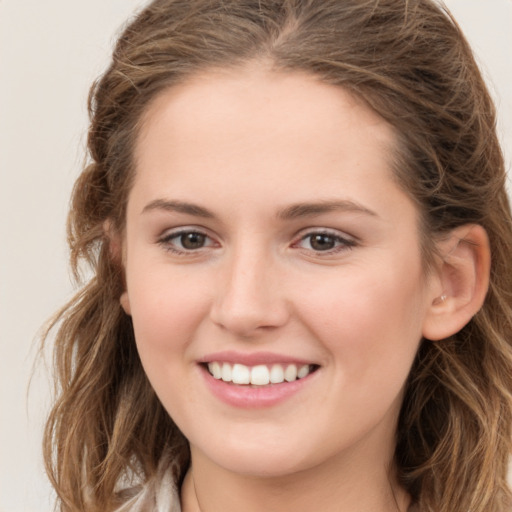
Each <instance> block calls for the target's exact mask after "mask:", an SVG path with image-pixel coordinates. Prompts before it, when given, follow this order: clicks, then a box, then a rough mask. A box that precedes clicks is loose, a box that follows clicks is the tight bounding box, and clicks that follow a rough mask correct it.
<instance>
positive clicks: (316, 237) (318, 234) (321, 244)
mask: <svg viewBox="0 0 512 512" xmlns="http://www.w3.org/2000/svg"><path fill="white" fill-rule="evenodd" d="M355 245H356V241H355V240H353V239H352V238H349V237H345V236H342V235H341V233H340V234H338V232H334V233H331V232H330V231H323V230H320V231H314V232H309V233H307V234H306V235H304V236H303V237H302V238H301V239H300V240H299V241H297V242H295V243H294V246H295V247H300V248H301V249H305V250H307V251H308V252H310V253H316V254H321V253H325V254H326V255H333V254H337V253H339V252H342V251H345V250H347V249H351V248H352V247H354V246H355Z"/></svg>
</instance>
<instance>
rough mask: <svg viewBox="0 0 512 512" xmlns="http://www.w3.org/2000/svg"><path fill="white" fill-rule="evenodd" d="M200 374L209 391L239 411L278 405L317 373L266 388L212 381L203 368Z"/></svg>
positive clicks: (211, 377) (298, 390)
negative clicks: (239, 409)
mask: <svg viewBox="0 0 512 512" xmlns="http://www.w3.org/2000/svg"><path fill="white" fill-rule="evenodd" d="M200 368H201V373H202V374H203V377H204V379H205V382H206V384H207V386H208V388H209V389H210V391H211V392H212V393H213V394H214V395H215V396H216V397H217V398H219V399H220V400H221V401H223V402H224V403H226V404H228V405H231V406H233V407H238V408H241V409H259V408H265V407H272V406H274V405H278V404H280V403H282V402H284V401H286V400H288V399H289V398H291V397H293V396H294V395H296V394H298V393H300V391H301V390H302V389H304V387H306V386H307V385H308V384H309V383H310V382H311V380H312V377H313V376H314V375H315V374H316V373H317V372H318V370H317V371H315V372H313V373H310V374H309V375H307V376H306V377H304V378H302V379H298V380H295V381H293V382H283V383H281V384H270V385H268V386H248V385H238V384H233V383H232V382H224V381H223V380H220V379H214V378H213V376H212V375H211V374H210V372H208V370H207V369H206V368H204V367H203V366H201V367H200Z"/></svg>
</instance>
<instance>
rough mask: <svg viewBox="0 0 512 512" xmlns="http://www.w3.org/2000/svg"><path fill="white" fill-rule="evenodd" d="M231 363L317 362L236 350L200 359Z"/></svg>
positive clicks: (303, 363) (297, 363) (272, 353)
mask: <svg viewBox="0 0 512 512" xmlns="http://www.w3.org/2000/svg"><path fill="white" fill-rule="evenodd" d="M214 361H216V362H219V363H230V364H237V363H238V364H243V365H245V366H256V365H260V364H268V365H270V364H296V365H305V364H315V363H314V362H312V361H310V360H306V359H301V358H298V357H291V356H287V355H284V354H276V353H274V352H253V353H250V354H248V353H243V352H234V351H230V350H228V351H223V352H215V353H213V354H208V355H206V356H204V357H202V358H201V359H199V360H198V362H199V363H201V364H204V363H212V362H214Z"/></svg>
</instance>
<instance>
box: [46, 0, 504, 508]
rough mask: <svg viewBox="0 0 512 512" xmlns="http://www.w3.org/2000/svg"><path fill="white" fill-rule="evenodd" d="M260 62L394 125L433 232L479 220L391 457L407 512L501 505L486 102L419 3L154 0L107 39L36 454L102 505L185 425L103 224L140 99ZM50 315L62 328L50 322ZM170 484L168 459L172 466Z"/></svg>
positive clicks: (400, 171)
mask: <svg viewBox="0 0 512 512" xmlns="http://www.w3.org/2000/svg"><path fill="white" fill-rule="evenodd" d="M254 59H265V60H266V61H269V62H271V63H272V66H273V67H274V68H275V69H277V70H280V71H284V72H293V71H296V70H297V71H302V72H304V71H306V72H308V73H311V74H313V75H315V76H317V77H318V78H319V79H321V80H323V81H325V82H327V83H330V84H335V85H339V86H340V87H344V88H346V89H349V90H350V91H352V92H353V93H355V94H357V95H358V96H359V97H361V98H362V99H364V100H365V101H366V102H367V103H368V104H369V105H370V106H371V107H372V108H373V109H374V110H375V111H376V112H377V113H378V114H380V115H381V116H382V117H383V118H384V119H386V120H387V121H388V122H389V123H390V124H391V125H392V126H393V127H394V128H395V131H396V133H397V134H398V138H399V144H398V150H397V155H396V166H395V167H396V176H397V178H398V180H399V182H400V183H401V184H402V186H403V187H404V190H406V191H407V192H408V193H409V194H410V196H411V197H412V198H413V199H414V200H415V201H416V203H417V205H418V208H419V211H420V213H421V216H422V224H423V228H422V237H423V245H424V251H425V254H426V260H428V254H430V252H431V251H432V248H433V247H432V246H433V243H432V240H433V239H434V238H435V235H437V234H439V233H443V232H447V231H449V230H450V229H453V228H455V227H457V226H460V225H463V224H466V223H476V224H480V225H481V226H483V227H484V228H485V229H486V231H487V233H488V236H489V240H490V246H491V251H492V270H491V283H490V288H489V291H488V295H487V298H486V301H485V304H484V305H483V307H482V309H481V310H480V311H479V312H478V314H477V315H476V316H475V317H474V318H473V319H472V320H471V321H470V322H469V324H468V325H467V326H466V327H464V328H463V329H462V330H461V331H460V332H459V333H457V334H455V335H454V336H452V337H451V338H450V339H447V340H442V341H439V342H433V341H429V340H423V342H422V344H421V346H420V350H419V352H418V355H417V358H416V360H415V362H414V365H413V368H412V370H411V374H410V377H409V380H408V383H407V388H406V393H405V398H404V403H403V406H402V411H401V414H400V418H399V426H398V430H397V444H396V452H395V461H396V466H397V471H398V476H399V479H400V482H401V483H402V485H403V486H404V488H405V489H406V490H407V491H408V492H409V493H410V495H411V497H412V499H413V501H414V502H416V503H417V505H418V508H419V510H420V511H421V512H427V511H429V512H434V511H435V512H468V511H471V512H491V511H492V512H505V511H509V510H510V509H511V508H512V497H511V493H510V491H509V489H508V487H507V483H506V475H507V465H508V459H509V455H510V452H511V443H512V430H511V429H512V410H511V406H512V400H511V393H512V349H511V341H512V309H511V307H512V263H511V259H510V254H511V253H512V221H511V214H510V208H509V203H508V199H507V195H506V191H505V169H504V162H503V157H502V154H501V151H500V147H499V143H498V140H497V136H496V132H495V121H496V120H495V110H494V106H493V104H492V101H491V99H490V97H489V94H488V92H487V90H486V87H485V84H484V82H483V80H482V77H481V75H480V72H479V70H478V67H477V65H476V64H475V61H474V58H473V55H472V53H471V50H470V48H469V46H468V44H467V42H466V40H465V38H464V36H463V35H462V33H461V31H460V29H459V28H458V26H457V24H456V23H455V21H454V20H453V19H452V18H451V16H450V15H449V13H448V12H447V11H446V10H444V9H443V8H442V7H440V6H439V5H438V4H437V3H436V2H434V1H433V0H343V1H340V0H279V1H278V0H155V1H153V2H152V3H151V4H149V6H148V7H147V8H145V9H144V10H142V11H141V12H140V13H139V14H138V15H137V16H136V17H135V18H134V20H133V21H132V22H131V23H130V24H129V25H128V26H127V27H126V29H125V30H124V32H123V33H122V35H121V36H120V38H119V40H118V42H117V46H116V48H115V51H114V54H113V60H112V63H111V65H110V67H109V68H108V70H107V71H106V72H105V74H104V75H103V76H102V77H101V78H100V79H99V81H97V82H96V83H95V84H94V86H93V87H92V89H91V93H90V99H89V111H90V118H91V125H90V131H89V138H88V149H89V157H90V162H89V164H88V165H87V166H86V168H85V169H84V170H83V172H82V174H81V175H80V177H79V179H78V181H77V183H76V186H75V189H74V194H73V201H72V206H71V211H70V214H69V220H68V233H69V243H70V247H71V264H72V268H73V270H74V271H75V274H76V275H77V276H78V273H79V269H80V265H81V262H82V261H85V262H87V263H88V264H89V266H90V267H91V268H92V272H93V277H92V278H91V279H90V280H89V281H88V282H87V283H86V284H85V285H84V286H83V288H82V289H81V291H80V292H79V293H78V294H77V296H76V297H75V298H74V299H73V300H72V301H71V302H70V303H69V304H68V305H66V306H65V307H64V308H63V310H62V311H61V312H60V313H59V314H58V316H57V317H56V319H55V320H54V322H53V324H52V327H53V328H56V329H57V328H58V330H57V334H56V339H55V352H54V354H55V361H54V362H55V368H56V374H57V381H56V388H57V395H58V396H57V399H56V403H55V405H54V407H53V409H52V411H51V414H50V417H49V420H48V424H47V428H46V435H45V442H44V443H45V445H44V446H45V458H46V462H47V469H48V473H49V475H50V478H51V480H52V482H53V485H54V486H55V488H56V490H57V493H58V496H59V498H60V503H61V510H62V511H85V510H87V511H102V512H105V511H110V510H112V509H113V508H115V507H116V506H117V505H118V504H119V499H120V496H121V495H120V494H119V493H117V490H118V489H119V487H120V486H121V485H122V483H123V482H128V481H135V482H139V483H141V484H144V483H147V482H151V480H152V479H153V478H154V476H155V474H156V472H157V468H158V467H159V463H161V460H162V453H166V454H170V460H172V461H174V462H176V461H178V464H176V466H177V467H181V468H184V467H186V464H187V458H188V447H187V443H186V441H185V440H184V438H183V436H182V434H181V433H180V432H179V431H178V429H177V427H176V426H175V425H174V423H173V421H172V419H171V418H170V417H169V415H168V414H167V413H166V412H165V410H164V409H163V407H162V406H161V404H160V403H159V401H158V400H157V398H156V396H155V394H154V392H153V390H152V388H151V386H150V384H149V382H148V380H147V378H146V376H145V374H144V371H143V369H142V366H141V363H140V361H139V358H138V355H137V351H136V348H135V343H134V337H133V330H132V326H131V320H130V318H129V317H128V316H127V315H125V314H124V312H123V311H122V309H121V307H120V305H119V297H120V294H121V292H122V291H123V286H124V284H123V275H122V270H121V268H120V265H119V262H117V261H116V260H115V258H114V257H113V256H112V251H111V248H110V247H109V237H108V235H107V232H108V231H109V230H112V229H114V230H117V231H119V232H122V231H123V227H124V221H125V220H124V219H125V208H126V203H127V197H128V194H129V191H130V186H131V181H132V179H133V175H134V172H135V169H134V162H133V153H132V152H133V148H134V142H135V139H136V137H137V133H138V128H139V124H140V121H141V118H142V115H143V113H144V112H145V111H146V109H147V108H148V105H149V103H150V102H151V101H152V100H153V99H154V98H155V97H156V96H157V95H158V94H159V93H160V92H162V91H163V90H165V89H167V88H169V87H172V86H173V85H174V84H176V83H183V82H184V81H186V80H187V78H188V77H190V76H191V75H193V74H194V73H197V72H198V71H204V70H207V69H209V68H218V67H224V68H225V67H232V68H234V69H236V66H237V65H241V64H243V63H246V62H247V61H249V60H254ZM57 326H58V327H57ZM174 476H175V478H176V480H177V481H178V483H179V479H180V472H179V471H176V472H175V475H174Z"/></svg>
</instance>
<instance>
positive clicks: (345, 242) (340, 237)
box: [291, 227, 359, 256]
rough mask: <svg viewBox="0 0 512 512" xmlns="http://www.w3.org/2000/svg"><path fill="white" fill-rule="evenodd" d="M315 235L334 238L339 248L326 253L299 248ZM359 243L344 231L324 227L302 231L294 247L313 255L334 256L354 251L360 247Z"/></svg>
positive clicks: (295, 239)
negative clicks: (350, 250) (303, 242)
mask: <svg viewBox="0 0 512 512" xmlns="http://www.w3.org/2000/svg"><path fill="white" fill-rule="evenodd" d="M314 235H327V236H331V237H333V238H334V239H335V240H336V241H337V242H338V246H337V247H335V248H333V249H328V250H325V251H320V250H314V249H304V248H301V247H298V245H299V243H300V242H302V241H304V240H306V239H307V238H308V237H311V236H314ZM358 243H359V241H358V239H357V238H356V237H354V236H352V235H349V234H347V233H345V232H343V231H339V230H337V229H332V228H324V227H315V228H307V229H303V230H301V231H300V232H299V233H298V234H297V235H296V237H295V238H294V241H293V242H292V244H291V245H292V247H297V248H298V249H302V250H304V251H307V252H309V253H313V254H315V255H319V256H322V255H325V256H328V255H333V254H336V253H339V252H343V251H346V250H349V249H352V248H353V247H355V246H356V245H358Z"/></svg>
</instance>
